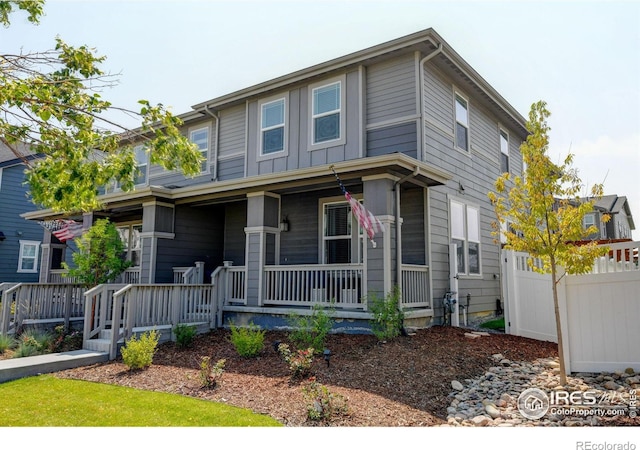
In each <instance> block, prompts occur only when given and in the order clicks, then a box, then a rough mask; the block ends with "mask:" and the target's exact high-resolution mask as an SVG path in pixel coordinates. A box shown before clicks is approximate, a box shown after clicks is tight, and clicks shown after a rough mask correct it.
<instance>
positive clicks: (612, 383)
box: [604, 380, 620, 391]
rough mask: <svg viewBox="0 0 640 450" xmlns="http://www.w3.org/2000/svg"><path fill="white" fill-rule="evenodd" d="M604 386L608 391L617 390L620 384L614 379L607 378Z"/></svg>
mask: <svg viewBox="0 0 640 450" xmlns="http://www.w3.org/2000/svg"><path fill="white" fill-rule="evenodd" d="M604 387H605V388H607V389H608V390H610V391H617V390H618V388H619V387H620V386H619V385H618V384H617V383H616V382H615V381H611V380H609V381H607V382H606V383H605V384H604Z"/></svg>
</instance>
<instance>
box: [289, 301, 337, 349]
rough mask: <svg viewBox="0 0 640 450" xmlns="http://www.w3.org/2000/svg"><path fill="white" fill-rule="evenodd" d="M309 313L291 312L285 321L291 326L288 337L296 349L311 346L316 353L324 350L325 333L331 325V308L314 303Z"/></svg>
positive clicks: (327, 332)
mask: <svg viewBox="0 0 640 450" xmlns="http://www.w3.org/2000/svg"><path fill="white" fill-rule="evenodd" d="M311 311H312V312H311V315H310V316H306V315H304V316H303V315H301V314H292V315H290V316H289V317H288V318H287V322H288V323H289V325H290V326H291V327H292V328H293V330H292V331H291V332H290V333H289V339H291V342H293V344H294V345H295V347H296V348H297V349H298V350H304V349H307V348H313V349H314V351H315V352H316V353H321V352H322V351H323V350H324V346H325V345H324V344H325V341H326V339H327V335H328V334H329V332H330V331H331V328H332V327H333V318H332V317H331V316H332V313H333V310H331V309H329V310H327V309H325V308H323V307H322V306H321V305H318V304H314V305H313V306H312V308H311Z"/></svg>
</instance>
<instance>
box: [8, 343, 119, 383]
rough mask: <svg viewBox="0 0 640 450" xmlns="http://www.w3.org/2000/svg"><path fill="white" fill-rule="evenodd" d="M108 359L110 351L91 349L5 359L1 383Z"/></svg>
mask: <svg viewBox="0 0 640 450" xmlns="http://www.w3.org/2000/svg"><path fill="white" fill-rule="evenodd" d="M108 360H109V354H108V353H105V352H95V351H91V350H75V351H72V352H64V353H50V354H48V355H38V356H27V357H24V358H12V359H5V360H2V361H0V383H4V382H5V381H10V380H17V379H18V378H25V377H30V376H33V375H40V374H42V373H51V372H57V371H59V370H65V369H73V368H74V367H80V366H88V365H91V364H96V363H100V362H105V361H108Z"/></svg>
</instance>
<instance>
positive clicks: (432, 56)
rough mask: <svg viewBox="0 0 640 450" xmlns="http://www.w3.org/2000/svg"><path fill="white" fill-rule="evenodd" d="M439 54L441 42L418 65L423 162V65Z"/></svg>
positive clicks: (424, 145)
mask: <svg viewBox="0 0 640 450" xmlns="http://www.w3.org/2000/svg"><path fill="white" fill-rule="evenodd" d="M429 42H431V43H432V44H433V45H436V44H435V42H433V41H432V40H431V39H429ZM440 53H443V51H442V42H441V43H439V44H438V46H437V48H436V49H435V50H434V51H432V52H431V53H429V54H428V55H427V56H425V57H424V58H422V59H421V60H420V62H419V63H418V68H419V70H420V98H419V99H418V100H419V104H420V114H419V116H420V155H419V156H420V157H419V159H420V161H423V160H424V154H425V150H426V141H425V134H426V126H425V124H424V107H425V104H424V94H425V92H424V66H425V64H426V63H427V62H428V61H429V60H430V59H432V58H434V57H435V56H437V55H439V54H440Z"/></svg>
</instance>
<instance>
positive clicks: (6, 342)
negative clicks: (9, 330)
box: [0, 335, 16, 354]
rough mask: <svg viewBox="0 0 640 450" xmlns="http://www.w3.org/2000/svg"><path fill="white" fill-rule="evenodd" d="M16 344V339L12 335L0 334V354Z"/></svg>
mask: <svg viewBox="0 0 640 450" xmlns="http://www.w3.org/2000/svg"><path fill="white" fill-rule="evenodd" d="M15 346H16V340H15V339H14V338H13V337H12V336H8V335H0V354H2V353H4V352H6V351H7V350H11V349H12V348H13V347H15Z"/></svg>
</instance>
